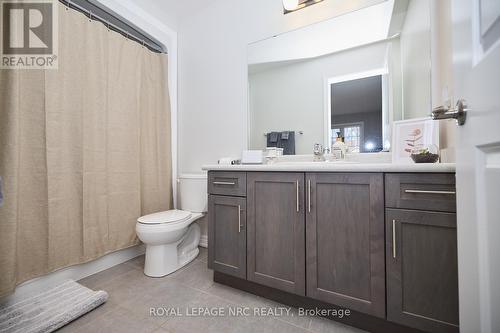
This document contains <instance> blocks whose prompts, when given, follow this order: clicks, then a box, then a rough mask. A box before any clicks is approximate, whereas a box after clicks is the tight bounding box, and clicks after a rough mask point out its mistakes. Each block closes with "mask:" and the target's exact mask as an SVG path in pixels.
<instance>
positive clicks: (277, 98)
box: [249, 41, 390, 154]
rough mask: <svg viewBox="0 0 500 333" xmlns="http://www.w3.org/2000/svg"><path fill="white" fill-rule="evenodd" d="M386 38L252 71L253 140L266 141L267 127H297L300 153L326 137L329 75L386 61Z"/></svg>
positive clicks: (259, 145)
mask: <svg viewBox="0 0 500 333" xmlns="http://www.w3.org/2000/svg"><path fill="white" fill-rule="evenodd" d="M389 43H390V42H388V41H382V42H379V43H375V44H371V45H366V46H362V47H358V48H355V49H351V50H347V51H343V52H338V53H334V54H331V55H327V56H323V57H319V58H314V59H310V60H304V61H301V62H298V63H293V64H290V65H286V66H280V67H277V68H274V69H271V70H266V71H262V72H257V73H255V74H251V75H250V76H249V84H250V89H249V90H250V96H249V101H250V114H249V118H250V119H249V121H250V128H251V129H250V135H249V138H250V142H249V147H250V148H252V149H263V148H265V147H266V138H265V136H264V133H267V132H270V131H273V130H277V131H281V130H293V131H296V132H297V131H299V130H302V131H303V132H304V134H303V135H299V134H298V133H296V137H295V146H296V153H297V154H310V153H311V151H312V147H313V145H314V144H315V143H321V144H323V143H324V141H325V140H324V128H325V124H324V123H325V121H324V120H325V117H324V109H325V96H324V93H325V84H326V80H327V79H328V78H332V77H337V76H344V75H350V74H353V73H359V72H367V71H372V70H377V69H381V68H384V67H385V63H386V53H387V48H388V44H389Z"/></svg>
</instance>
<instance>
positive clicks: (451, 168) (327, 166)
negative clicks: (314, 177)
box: [202, 161, 455, 172]
mask: <svg viewBox="0 0 500 333" xmlns="http://www.w3.org/2000/svg"><path fill="white" fill-rule="evenodd" d="M202 169H203V170H219V171H285V172H286V171H289V172H455V163H420V164H416V163H413V164H393V163H363V162H342V161H340V162H278V163H274V164H241V165H221V164H207V165H203V166H202Z"/></svg>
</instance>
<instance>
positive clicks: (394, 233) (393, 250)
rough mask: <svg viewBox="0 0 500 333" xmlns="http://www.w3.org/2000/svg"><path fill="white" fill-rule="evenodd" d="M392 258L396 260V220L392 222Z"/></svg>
mask: <svg viewBox="0 0 500 333" xmlns="http://www.w3.org/2000/svg"><path fill="white" fill-rule="evenodd" d="M392 257H393V258H396V220H392Z"/></svg>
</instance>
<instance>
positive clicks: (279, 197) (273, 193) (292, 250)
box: [247, 172, 305, 295]
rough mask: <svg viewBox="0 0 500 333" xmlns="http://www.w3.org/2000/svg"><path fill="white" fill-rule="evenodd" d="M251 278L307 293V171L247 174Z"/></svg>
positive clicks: (277, 287)
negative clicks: (305, 200)
mask: <svg viewBox="0 0 500 333" xmlns="http://www.w3.org/2000/svg"><path fill="white" fill-rule="evenodd" d="M247 206H248V215H247V218H248V227H247V279H248V280H250V281H253V282H256V283H259V284H262V285H265V286H269V287H273V288H276V289H280V290H284V291H287V292H290V293H294V294H298V295H305V214H304V173H273V172H249V173H248V174H247Z"/></svg>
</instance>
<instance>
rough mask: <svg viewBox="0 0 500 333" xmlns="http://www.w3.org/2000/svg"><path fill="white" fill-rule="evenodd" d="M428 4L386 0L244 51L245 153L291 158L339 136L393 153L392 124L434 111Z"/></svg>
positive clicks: (355, 147)
mask: <svg viewBox="0 0 500 333" xmlns="http://www.w3.org/2000/svg"><path fill="white" fill-rule="evenodd" d="M429 6H430V4H429V0H396V1H394V0H389V1H382V2H380V3H378V4H376V5H373V6H370V7H366V8H363V9H359V10H356V11H353V12H350V13H348V14H344V15H342V16H337V17H334V18H332V19H329V20H326V21H323V22H320V23H316V24H314V25H311V26H307V27H304V28H301V29H298V30H294V31H292V32H288V33H284V34H282V35H278V36H275V37H272V38H269V39H266V40H263V41H259V42H256V43H252V44H250V45H249V46H248V89H249V102H248V104H249V116H248V118H249V127H250V128H249V132H248V133H249V148H250V149H264V148H266V146H268V145H269V142H270V141H271V142H272V141H273V140H274V139H275V138H273V135H271V134H275V133H290V132H291V133H293V136H294V138H293V139H294V146H295V147H294V153H295V154H311V152H312V149H313V145H314V144H315V143H322V144H324V145H326V147H329V146H330V145H331V144H332V142H334V141H335V139H336V137H337V136H339V137H342V138H343V140H344V141H345V143H346V144H347V145H348V146H349V147H350V151H352V152H360V153H367V152H378V151H382V150H390V143H391V126H392V122H393V121H396V120H402V119H412V118H421V117H426V116H428V115H429V114H430V111H431V64H430V58H431V49H430V44H431V42H430V8H429Z"/></svg>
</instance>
